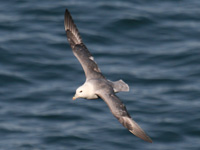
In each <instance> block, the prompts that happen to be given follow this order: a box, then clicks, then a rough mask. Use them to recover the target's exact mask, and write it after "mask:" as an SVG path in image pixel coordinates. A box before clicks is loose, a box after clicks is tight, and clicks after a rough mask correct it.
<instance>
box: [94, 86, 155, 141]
mask: <svg viewBox="0 0 200 150" xmlns="http://www.w3.org/2000/svg"><path fill="white" fill-rule="evenodd" d="M97 94H98V96H99V97H101V98H102V99H103V100H104V101H105V102H106V104H107V105H108V107H109V108H110V111H111V112H112V114H113V115H114V116H115V117H116V118H117V119H118V120H119V122H120V123H121V124H122V125H123V126H124V127H125V128H127V129H128V130H129V131H130V132H131V133H133V134H134V135H135V136H137V137H139V138H141V139H143V140H144V141H147V142H150V143H152V140H151V138H150V137H149V136H148V135H147V134H146V133H145V132H144V131H143V130H142V129H141V128H140V126H139V125H138V124H137V123H136V122H135V121H134V120H133V119H132V118H131V116H130V115H129V114H128V112H127V110H126V106H125V105H124V104H123V103H122V102H121V101H120V99H119V98H118V97H117V96H116V95H115V94H114V92H113V93H111V94H110V93H109V92H108V91H105V90H99V91H97Z"/></svg>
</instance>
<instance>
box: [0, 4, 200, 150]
mask: <svg viewBox="0 0 200 150" xmlns="http://www.w3.org/2000/svg"><path fill="white" fill-rule="evenodd" d="M65 8H68V9H69V10H70V11H71V13H72V16H73V18H74V20H75V22H76V24H77V26H78V28H79V31H80V32H81V36H82V38H83V41H84V42H85V44H86V45H87V47H88V48H89V50H90V51H91V52H92V54H93V55H94V57H95V59H96V61H97V63H98V65H99V67H100V68H101V70H102V72H103V73H104V75H105V76H106V77H107V78H108V79H110V80H118V79H123V80H124V81H125V82H127V83H128V84H129V86H130V89H131V90H130V92H129V93H119V94H118V96H119V97H120V98H121V99H122V100H123V102H124V103H125V104H126V105H127V109H128V110H129V113H130V114H131V116H132V117H133V118H134V119H135V120H136V121H137V122H138V124H139V125H140V126H141V127H142V128H143V129H144V130H145V131H146V132H147V133H148V134H149V135H150V136H151V137H152V139H153V141H154V143H153V144H150V143H146V142H144V141H142V140H140V139H139V138H136V137H135V136H133V135H132V134H131V133H129V132H128V131H127V130H126V129H124V128H123V127H122V126H121V124H119V123H118V121H117V120H116V119H115V118H114V117H113V116H112V114H111V113H110V111H109V109H108V108H107V106H106V104H105V103H104V102H103V101H101V100H96V101H86V100H83V99H79V100H77V101H72V99H71V98H72V96H73V95H74V92H75V90H76V88H77V87H78V86H80V85H81V84H82V83H83V82H84V80H85V77H84V74H83V71H82V68H81V66H80V64H79V63H78V61H77V60H76V59H75V57H74V56H73V54H72V52H71V49H70V47H69V45H68V42H67V39H66V35H65V31H64V26H63V22H64V21H63V18H64V11H65ZM199 16H200V1H199V0H191V1H188V0H179V1H173V0H152V1H149V0H118V1H117V0H115V1H114V0H113V1H106V0H101V1H92V0H85V1H81V0H79V1H77V0H60V1H55V0H34V1H25V0H20V1H16V0H15V1H12V2H11V1H1V2H0V35H1V36H0V85H1V86H0V149H1V150H105V149H106V150H121V149H123V150H133V149H135V150H139V149H140V150H173V149H176V150H199V148H200V126H199V125H200V101H199V100H200V42H199V39H200V18H199Z"/></svg>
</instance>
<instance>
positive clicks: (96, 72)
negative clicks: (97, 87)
mask: <svg viewBox="0 0 200 150" xmlns="http://www.w3.org/2000/svg"><path fill="white" fill-rule="evenodd" d="M64 25H65V31H66V34H67V39H68V41H69V43H70V46H71V48H72V51H73V53H74V55H75V56H76V58H77V59H78V60H79V62H80V63H81V65H82V67H83V70H84V72H85V76H86V79H87V80H88V79H91V78H105V77H104V76H103V75H102V73H101V71H100V69H99V67H98V66H97V64H96V62H95V61H94V58H93V56H92V55H91V53H90V52H89V51H88V49H87V47H86V46H85V45H84V44H83V42H82V39H81V37H80V34H79V32H78V29H77V27H76V25H75V24H74V22H73V19H72V17H71V15H70V12H69V11H68V10H67V9H66V11H65V19H64Z"/></svg>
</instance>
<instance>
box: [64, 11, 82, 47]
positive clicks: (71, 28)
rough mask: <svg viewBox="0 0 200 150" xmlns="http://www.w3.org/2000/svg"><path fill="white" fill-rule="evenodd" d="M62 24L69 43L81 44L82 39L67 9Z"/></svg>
mask: <svg viewBox="0 0 200 150" xmlns="http://www.w3.org/2000/svg"><path fill="white" fill-rule="evenodd" d="M64 24H65V31H66V34H67V39H68V41H69V43H70V45H71V46H75V45H76V44H81V43H82V39H81V37H80V34H79V32H78V29H77V27H76V25H75V24H74V21H73V19H72V17H71V15H70V12H69V11H68V10H67V9H66V11H65V19H64Z"/></svg>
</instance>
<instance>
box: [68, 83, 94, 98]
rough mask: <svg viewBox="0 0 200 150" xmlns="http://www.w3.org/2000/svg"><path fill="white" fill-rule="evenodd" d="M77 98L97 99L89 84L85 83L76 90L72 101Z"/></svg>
mask: <svg viewBox="0 0 200 150" xmlns="http://www.w3.org/2000/svg"><path fill="white" fill-rule="evenodd" d="M77 98H85V99H97V98H98V96H97V95H96V94H95V91H94V89H93V87H92V86H91V84H90V83H85V84H83V85H82V86H80V87H79V88H78V89H77V90H76V94H75V95H74V97H73V98H72V99H73V100H75V99H77Z"/></svg>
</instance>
